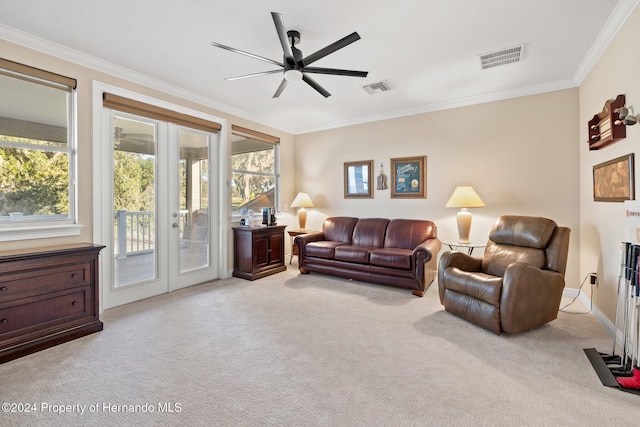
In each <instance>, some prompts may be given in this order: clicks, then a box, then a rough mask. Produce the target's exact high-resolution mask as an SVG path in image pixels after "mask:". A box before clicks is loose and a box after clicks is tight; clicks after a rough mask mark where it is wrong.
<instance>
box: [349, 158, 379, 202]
mask: <svg viewBox="0 0 640 427" xmlns="http://www.w3.org/2000/svg"><path fill="white" fill-rule="evenodd" d="M372 179H373V160H363V161H357V162H345V164H344V198H345V199H372V198H373V186H372V183H373V182H372Z"/></svg>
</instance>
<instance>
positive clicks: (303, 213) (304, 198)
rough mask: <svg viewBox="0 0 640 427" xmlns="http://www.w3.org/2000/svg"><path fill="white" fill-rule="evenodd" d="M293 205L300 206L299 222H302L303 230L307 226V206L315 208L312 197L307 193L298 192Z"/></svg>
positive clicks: (301, 227) (293, 206)
mask: <svg viewBox="0 0 640 427" xmlns="http://www.w3.org/2000/svg"><path fill="white" fill-rule="evenodd" d="M291 207H292V208H300V209H298V224H300V229H301V230H305V229H306V227H307V210H306V209H305V208H315V205H314V204H313V202H312V201H311V197H309V195H308V194H307V193H302V192H301V193H298V195H297V196H296V198H295V199H293V202H292V203H291Z"/></svg>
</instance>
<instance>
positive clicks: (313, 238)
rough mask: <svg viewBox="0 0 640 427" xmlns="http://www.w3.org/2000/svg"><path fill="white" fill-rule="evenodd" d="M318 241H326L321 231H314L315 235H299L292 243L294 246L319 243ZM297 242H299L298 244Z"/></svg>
mask: <svg viewBox="0 0 640 427" xmlns="http://www.w3.org/2000/svg"><path fill="white" fill-rule="evenodd" d="M320 240H327V239H325V237H324V233H323V232H322V231H316V232H315V233H309V234H300V235H298V236H296V238H295V239H294V243H295V244H296V245H300V244H302V245H306V244H307V243H310V242H319V241H320ZM298 241H300V243H298Z"/></svg>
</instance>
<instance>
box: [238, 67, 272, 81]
mask: <svg viewBox="0 0 640 427" xmlns="http://www.w3.org/2000/svg"><path fill="white" fill-rule="evenodd" d="M275 73H282V70H271V71H263V72H261V73H253V74H245V75H244V76H236V77H227V78H226V79H225V80H229V81H231V80H240V79H247V78H249V77H258V76H264V75H267V74H275Z"/></svg>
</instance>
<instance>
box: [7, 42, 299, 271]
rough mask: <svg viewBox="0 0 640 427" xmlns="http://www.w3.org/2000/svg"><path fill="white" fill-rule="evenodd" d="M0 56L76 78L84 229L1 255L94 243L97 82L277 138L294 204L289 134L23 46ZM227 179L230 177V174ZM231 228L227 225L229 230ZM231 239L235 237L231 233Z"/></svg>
mask: <svg viewBox="0 0 640 427" xmlns="http://www.w3.org/2000/svg"><path fill="white" fill-rule="evenodd" d="M0 52H2V53H1V54H0V55H1V56H2V57H3V58H5V59H9V60H11V61H15V62H20V63H23V64H26V65H29V66H32V67H36V68H42V69H45V70H47V71H51V72H54V73H58V74H62V75H66V76H69V77H73V78H75V79H77V81H78V89H77V98H78V105H77V110H78V218H79V223H80V224H82V225H83V228H82V231H81V235H80V236H73V237H64V238H55V239H34V240H22V241H15V242H4V243H2V242H0V251H2V250H9V249H23V248H33V247H40V246H48V245H57V244H66V243H77V242H93V243H104V242H94V241H93V236H92V228H93V220H92V218H93V209H92V203H93V194H92V193H93V192H92V182H93V181H92V171H91V164H92V144H93V141H92V135H93V134H92V117H91V115H92V114H91V111H92V104H91V102H92V84H93V82H94V81H99V82H102V83H106V84H109V85H112V86H116V87H120V88H123V89H127V90H130V91H134V92H137V93H140V94H143V95H146V96H150V97H153V98H156V99H159V100H163V101H166V102H171V103H174V104H177V105H180V106H184V107H187V108H191V109H193V110H197V111H201V112H203V113H206V114H211V115H214V116H216V117H220V118H222V119H226V120H227V126H228V129H230V128H231V125H232V124H237V125H240V126H243V127H246V128H249V129H254V130H257V131H259V132H264V133H267V134H270V135H274V136H277V137H279V138H280V139H281V142H280V145H281V170H282V187H281V194H282V197H283V200H292V199H293V197H294V196H295V194H294V193H293V191H294V184H293V179H292V178H293V170H294V163H293V162H294V158H293V153H294V148H293V142H294V137H293V135H290V134H287V133H285V132H282V131H280V130H277V129H273V128H269V127H266V126H263V125H261V124H257V123H254V122H251V121H248V120H245V119H242V118H238V117H236V116H233V115H230V114H227V113H225V112H223V111H218V110H215V109H213V108H210V107H207V106H205V105H201V104H197V103H195V102H191V101H188V100H185V99H181V98H179V97H177V96H173V95H169V94H167V93H163V92H161V91H159V90H154V89H150V88H149V87H145V86H143V85H140V84H135V83H132V82H129V81H125V80H123V79H120V78H116V77H113V76H112V75H109V74H105V73H102V72H99V71H96V70H93V69H90V68H86V67H82V66H79V65H77V64H75V63H71V62H67V61H64V60H61V59H58V58H54V57H52V56H49V55H45V54H42V53H40V52H36V51H33V50H30V49H26V48H24V47H22V46H19V45H16V44H12V43H8V42H6V41H3V40H0ZM229 137H230V132H227V140H226V141H224V143H225V144H227V153H229V152H231V150H230V149H229V144H230V141H229ZM230 167H231V166H230V160H229V161H228V162H227V171H229V170H230ZM227 176H229V173H228V172H227ZM227 203H228V205H230V204H231V196H230V195H228V198H227ZM292 220H294V218H293V217H291V216H290V215H285V217H284V219H283V220H282V221H281V222H282V223H283V224H286V223H287V221H292ZM230 226H231V224H230V223H229V224H228V227H230ZM229 236H232V233H231V232H229ZM227 247H228V250H229V253H231V254H232V253H233V251H232V248H233V245H232V242H231V241H229V242H228V245H227ZM232 262H233V259H232V256H229V257H228V267H229V268H231V267H232Z"/></svg>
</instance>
